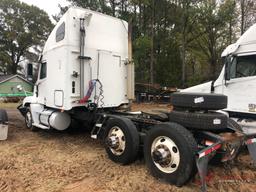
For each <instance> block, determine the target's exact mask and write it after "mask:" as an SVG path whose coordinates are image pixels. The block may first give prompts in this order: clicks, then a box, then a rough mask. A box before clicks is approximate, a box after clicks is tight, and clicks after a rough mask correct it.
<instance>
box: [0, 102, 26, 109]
mask: <svg viewBox="0 0 256 192" xmlns="http://www.w3.org/2000/svg"><path fill="white" fill-rule="evenodd" d="M20 104H21V103H0V108H1V109H16V108H17V107H18V106H19V105H20Z"/></svg>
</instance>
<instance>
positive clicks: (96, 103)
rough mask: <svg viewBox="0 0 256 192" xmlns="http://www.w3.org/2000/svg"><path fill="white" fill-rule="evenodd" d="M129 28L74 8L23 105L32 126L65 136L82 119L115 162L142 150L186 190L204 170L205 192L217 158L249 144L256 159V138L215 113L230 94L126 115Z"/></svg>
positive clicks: (182, 96)
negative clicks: (161, 110)
mask: <svg viewBox="0 0 256 192" xmlns="http://www.w3.org/2000/svg"><path fill="white" fill-rule="evenodd" d="M129 31H130V30H129V27H128V24H127V22H125V21H123V20H120V19H117V18H114V17H111V16H107V15H104V14H101V13H97V12H93V11H90V10H87V9H82V8H77V7H71V8H69V10H68V11H67V12H66V13H65V14H64V15H63V17H62V18H61V19H60V21H59V22H58V24H57V25H56V26H55V28H54V29H53V31H52V33H51V34H50V36H49V38H48V40H47V42H46V44H45V47H44V50H43V54H42V57H41V59H40V67H39V74H38V79H37V82H36V84H35V88H34V94H33V96H31V97H26V98H25V99H24V100H23V103H22V105H20V106H19V107H18V109H19V110H20V112H21V113H22V115H23V116H24V117H25V123H26V126H27V127H28V128H29V129H31V130H32V131H34V130H37V129H39V128H41V129H57V130H60V131H61V130H65V129H67V128H68V127H69V126H70V123H71V121H78V122H81V123H80V125H81V126H85V127H87V128H89V129H90V130H91V136H92V138H94V139H102V140H103V141H104V144H105V145H104V146H105V149H106V152H107V154H108V156H109V158H110V159H111V160H113V161H115V162H117V163H121V164H129V163H132V162H133V161H134V160H135V159H136V157H137V155H138V153H139V151H140V150H141V149H142V150H143V152H144V158H145V161H146V164H147V166H148V168H149V170H150V172H151V173H152V174H153V175H154V176H156V177H158V178H163V179H165V180H167V181H168V182H170V183H171V184H175V185H177V186H182V185H184V184H185V183H186V182H187V181H189V179H190V178H191V177H193V176H194V175H195V173H196V171H195V170H198V173H199V176H200V178H201V180H202V189H203V191H206V182H205V176H206V172H207V165H208V162H209V160H210V159H212V157H216V156H215V154H216V155H218V156H219V157H221V158H220V161H228V160H231V159H233V158H235V156H236V155H237V153H238V151H239V148H240V146H241V145H247V146H248V148H249V151H250V153H251V154H252V157H253V158H254V159H256V154H255V149H256V148H255V147H254V146H255V142H256V139H255V134H245V133H243V132H242V131H241V128H240V126H239V125H238V124H237V123H236V122H234V121H232V120H231V119H229V118H228V117H227V116H226V115H225V114H222V113H218V112H216V110H221V109H225V108H226V107H227V97H226V96H224V95H220V94H198V93H175V94H173V95H172V104H173V106H174V110H173V111H172V112H166V113H162V114H149V113H144V112H131V111H129V110H128V109H129V107H127V106H129V104H130V102H129V100H132V99H133V98H134V66H133V63H132V62H131V41H129V39H130V36H129ZM0 115H1V114H0ZM86 125H87V126H86ZM227 134H228V137H226V136H225V135H227ZM230 134H231V136H230Z"/></svg>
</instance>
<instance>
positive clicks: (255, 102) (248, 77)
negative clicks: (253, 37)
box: [223, 55, 256, 113]
mask: <svg viewBox="0 0 256 192" xmlns="http://www.w3.org/2000/svg"><path fill="white" fill-rule="evenodd" d="M228 70H229V78H228V79H226V82H225V85H224V86H223V94H225V95H227V96H228V111H236V112H245V113H246V112H247V113H248V112H256V108H255V107H252V106H256V55H237V56H234V57H233V59H232V62H231V64H230V67H229V69H228Z"/></svg>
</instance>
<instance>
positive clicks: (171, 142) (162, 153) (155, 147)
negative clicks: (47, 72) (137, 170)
mask: <svg viewBox="0 0 256 192" xmlns="http://www.w3.org/2000/svg"><path fill="white" fill-rule="evenodd" d="M196 152H197V143H196V141H195V139H194V137H193V135H192V134H191V133H190V132H189V131H188V130H187V129H185V128H184V127H182V126H181V125H179V124H176V123H164V124H159V125H155V126H153V127H152V129H151V130H150V131H149V132H148V133H147V135H146V138H145V142H144V157H145V161H146V165H147V167H148V169H149V171H150V172H151V173H152V175H153V176H155V177H157V178H161V179H164V180H166V181H167V182H169V183H171V184H175V185H177V186H182V185H183V184H185V183H186V182H187V181H188V180H189V179H190V178H191V177H192V176H193V175H194V174H195V172H196V171H195V170H196V162H195V155H196Z"/></svg>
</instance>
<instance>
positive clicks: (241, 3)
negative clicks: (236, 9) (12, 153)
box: [240, 0, 245, 35]
mask: <svg viewBox="0 0 256 192" xmlns="http://www.w3.org/2000/svg"><path fill="white" fill-rule="evenodd" d="M240 6H241V35H242V34H243V33H244V23H245V2H244V0H241V1H240Z"/></svg>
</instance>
